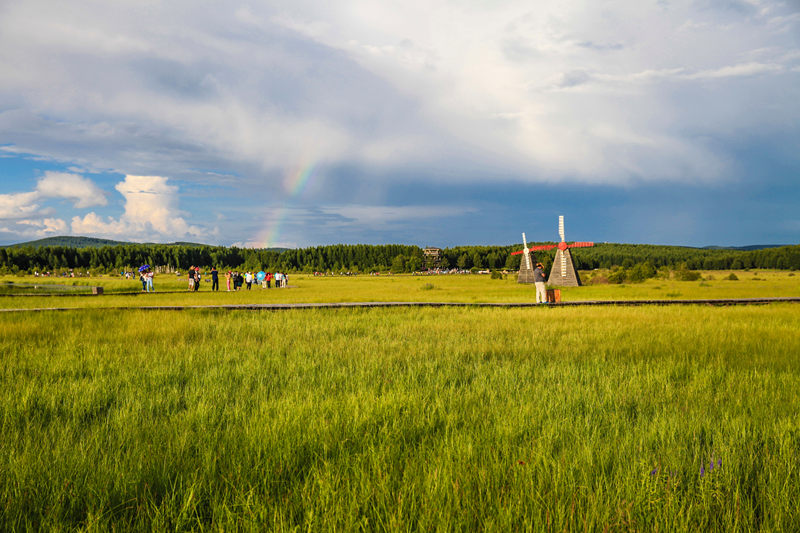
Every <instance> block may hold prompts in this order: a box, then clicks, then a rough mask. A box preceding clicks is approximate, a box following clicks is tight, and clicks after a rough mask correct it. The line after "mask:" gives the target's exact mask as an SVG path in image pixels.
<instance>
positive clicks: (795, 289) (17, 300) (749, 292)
mask: <svg viewBox="0 0 800 533" xmlns="http://www.w3.org/2000/svg"><path fill="white" fill-rule="evenodd" d="M729 273H730V272H729V271H708V272H704V273H703V274H704V278H707V277H708V276H712V277H714V278H715V279H713V280H708V279H704V280H702V281H674V280H661V279H651V280H648V281H646V282H644V283H637V284H626V285H584V286H583V287H567V288H563V289H562V300H563V301H565V302H569V301H580V300H652V299H656V300H661V299H667V300H668V299H716V298H756V297H781V296H784V297H789V296H792V297H800V276H793V275H791V274H793V273H792V272H787V271H757V272H742V271H737V272H736V273H737V276H738V277H739V280H738V281H731V280H727V279H723V278H724V277H725V276H727V275H728V274H729ZM756 278H757V279H756ZM33 279H34V278H30V277H28V278H16V277H5V278H0V283H3V282H4V281H20V280H22V281H25V282H30V281H31V280H33ZM67 282H68V283H71V281H69V280H67ZM80 282H81V283H86V284H90V285H100V286H103V287H104V288H105V289H106V294H105V295H104V296H102V297H90V296H80V297H75V296H57V297H37V296H26V297H0V308H14V307H19V308H31V307H100V306H102V307H108V306H147V305H217V304H248V303H320V302H378V301H405V302H460V303H500V302H532V301H534V299H535V298H534V290H533V287H532V286H530V285H522V284H519V283H517V282H516V277H515V276H513V275H509V276H508V277H507V278H506V279H504V280H498V279H490V277H489V276H485V275H484V276H481V275H448V276H412V275H400V276H366V275H364V276H357V277H338V276H337V277H314V276H304V275H293V276H291V278H290V288H289V289H275V288H272V289H269V290H264V289H261V288H260V287H259V286H256V285H254V286H253V289H252V290H250V291H248V290H244V289H243V290H240V291H238V292H226V291H225V281H224V279H223V280H222V282H221V283H222V290H221V291H220V292H217V293H212V292H211V291H210V283H205V282H204V283H203V285H202V288H201V290H200V291H199V292H197V293H189V292H187V291H186V283H185V281H184V279H183V277H181V278H177V277H175V276H173V275H163V276H159V277H157V278H156V282H155V289H156V292H155V293H153V294H143V293H141V283H139V282H138V281H136V280H124V279H120V278H119V277H102V278H96V279H91V280H85V279H83V280H80ZM115 291H117V292H118V291H134V294H133V295H115V294H114V292H115ZM137 291H138V292H137Z"/></svg>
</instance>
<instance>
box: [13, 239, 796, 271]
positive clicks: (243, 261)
mask: <svg viewBox="0 0 800 533" xmlns="http://www.w3.org/2000/svg"><path fill="white" fill-rule="evenodd" d="M521 248H522V245H512V246H457V247H453V248H445V249H443V250H442V259H441V263H440V265H439V266H440V268H442V269H453V268H457V269H460V270H471V269H479V270H482V269H487V270H498V269H508V270H517V269H518V268H519V265H520V260H521V258H522V255H511V252H513V251H516V250H519V249H521ZM554 256H555V250H549V251H545V252H535V253H534V254H533V257H534V260H536V261H541V262H542V263H543V264H544V265H545V267H546V269H549V268H550V266H551V265H552V262H553V258H554ZM572 257H573V261H574V263H575V266H576V267H577V268H578V269H581V270H591V269H595V268H613V267H616V266H619V267H623V268H630V267H632V266H634V265H637V264H641V263H645V262H647V263H649V264H651V265H652V266H654V267H655V268H661V267H678V266H680V265H685V266H686V267H688V268H689V269H703V270H731V269H733V270H738V269H746V268H770V269H787V270H788V269H791V270H796V269H800V245H797V246H783V247H780V248H765V249H760V250H747V251H746V250H730V249H705V248H688V247H681V246H658V245H648V244H613V243H609V244H597V245H595V246H594V247H592V248H579V249H576V250H574V251H573V252H572ZM144 264H148V265H151V266H164V267H169V268H171V269H174V270H185V269H187V268H188V267H189V266H192V265H195V266H200V267H211V266H216V267H217V268H221V269H239V270H260V269H268V270H281V271H287V272H308V273H310V272H336V273H338V272H354V273H358V272H373V271H389V270H391V271H393V272H416V271H419V270H423V269H425V268H426V266H428V265H426V263H425V258H424V255H423V251H422V248H419V247H417V246H409V245H399V244H386V245H366V244H354V245H353V244H335V245H327V246H316V247H310V248H298V249H290V250H272V249H251V248H237V247H225V246H194V245H193V246H183V245H165V244H125V245H118V246H103V247H98V248H74V247H68V246H43V247H39V248H34V247H24V246H23V247H16V248H10V247H9V248H0V272H2V273H16V272H31V273H32V272H34V271H39V272H42V271H58V270H62V271H63V270H70V269H79V270H87V271H92V272H119V271H122V270H130V269H136V268H137V267H138V266H140V265H144Z"/></svg>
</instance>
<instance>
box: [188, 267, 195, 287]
mask: <svg viewBox="0 0 800 533" xmlns="http://www.w3.org/2000/svg"><path fill="white" fill-rule="evenodd" d="M193 290H194V265H192V266H190V267H189V291H190V292H191V291H193Z"/></svg>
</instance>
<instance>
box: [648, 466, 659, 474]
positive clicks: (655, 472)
mask: <svg viewBox="0 0 800 533" xmlns="http://www.w3.org/2000/svg"><path fill="white" fill-rule="evenodd" d="M657 473H658V467H655V468H654V469H652V470H651V471H650V475H651V476H655V475H656V474H657Z"/></svg>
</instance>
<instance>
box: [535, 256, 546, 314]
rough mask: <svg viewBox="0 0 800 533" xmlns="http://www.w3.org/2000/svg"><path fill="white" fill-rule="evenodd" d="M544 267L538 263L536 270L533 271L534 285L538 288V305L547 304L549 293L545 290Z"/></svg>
mask: <svg viewBox="0 0 800 533" xmlns="http://www.w3.org/2000/svg"><path fill="white" fill-rule="evenodd" d="M544 279H545V278H544V266H543V265H542V264H541V263H536V268H535V269H534V271H533V284H534V285H535V286H536V303H537V304H543V303H547V291H546V290H545V288H544Z"/></svg>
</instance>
